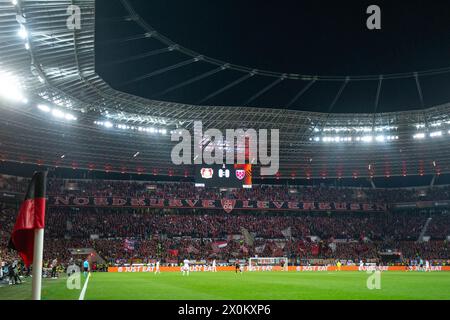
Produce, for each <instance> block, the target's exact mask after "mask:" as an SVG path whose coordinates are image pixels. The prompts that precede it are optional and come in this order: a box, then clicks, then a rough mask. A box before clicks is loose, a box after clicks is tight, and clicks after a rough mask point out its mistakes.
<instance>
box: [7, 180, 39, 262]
mask: <svg viewBox="0 0 450 320" xmlns="http://www.w3.org/2000/svg"><path fill="white" fill-rule="evenodd" d="M46 185H47V172H36V173H35V174H34V175H33V179H31V182H30V185H29V186H28V190H27V194H26V195H25V199H24V201H23V203H22V204H21V206H20V209H19V215H18V216H17V220H16V224H15V225H14V229H13V232H12V234H11V239H10V240H9V248H11V249H13V250H16V251H18V252H19V255H20V256H21V257H22V259H23V261H24V263H25V265H26V266H27V267H28V266H30V264H32V263H33V254H34V231H35V230H36V229H44V226H45V193H46Z"/></svg>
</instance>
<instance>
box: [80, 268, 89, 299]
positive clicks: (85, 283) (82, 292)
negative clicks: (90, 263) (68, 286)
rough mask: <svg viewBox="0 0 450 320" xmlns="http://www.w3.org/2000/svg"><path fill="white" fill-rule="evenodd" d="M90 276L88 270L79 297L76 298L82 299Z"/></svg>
mask: <svg viewBox="0 0 450 320" xmlns="http://www.w3.org/2000/svg"><path fill="white" fill-rule="evenodd" d="M90 277H91V273H90V272H89V273H88V276H87V278H86V281H85V282H84V286H83V289H82V290H81V293H80V298H79V299H78V300H84V296H85V295H86V290H87V285H88V282H89V278H90Z"/></svg>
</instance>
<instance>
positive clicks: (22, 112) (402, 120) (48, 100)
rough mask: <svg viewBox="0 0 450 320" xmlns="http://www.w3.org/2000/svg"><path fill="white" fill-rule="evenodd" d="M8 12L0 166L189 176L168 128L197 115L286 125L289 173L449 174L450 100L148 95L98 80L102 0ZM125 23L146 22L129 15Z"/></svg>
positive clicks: (0, 39)
mask: <svg viewBox="0 0 450 320" xmlns="http://www.w3.org/2000/svg"><path fill="white" fill-rule="evenodd" d="M73 4H74V5H77V6H79V7H80V9H81V13H82V14H81V29H80V30H77V29H75V30H71V29H69V28H68V27H67V19H68V14H67V10H68V7H69V6H70V5H73ZM122 4H124V5H125V6H127V4H128V2H127V1H122ZM128 9H129V10H132V8H131V7H128ZM0 17H1V22H0V77H1V78H0V83H1V87H0V93H1V94H2V95H3V97H0V112H1V117H0V159H4V160H10V161H18V162H31V163H38V164H43V165H51V166H67V167H74V168H87V169H92V170H106V171H118V172H121V171H123V172H138V173H139V172H141V173H144V172H145V173H152V172H155V173H158V174H169V175H190V174H191V173H192V171H191V170H192V168H190V167H176V166H174V165H173V164H172V163H171V161H170V151H171V149H172V146H173V143H171V142H170V132H171V131H172V130H177V129H180V128H186V129H192V125H193V122H194V121H198V120H201V121H202V122H203V125H204V128H205V129H207V128H217V129H220V130H225V129H237V128H254V129H272V128H276V129H280V135H281V146H280V162H281V170H280V175H281V176H284V177H291V176H292V177H364V176H391V175H392V176H394V175H412V174H414V175H417V174H433V173H447V172H450V163H449V162H450V160H449V159H450V157H449V151H450V150H449V149H450V148H449V145H450V144H449V141H450V118H449V110H450V104H443V105H439V106H434V107H431V108H427V109H422V110H414V111H410V112H392V113H358V114H348V113H339V114H334V113H319V112H306V111H296V110H288V109H282V108H249V107H246V106H241V107H236V106H234V107H226V106H207V105H206V106H205V105H192V104H183V103H173V102H165V101H158V100H149V99H146V98H142V97H138V96H134V95H131V94H128V93H124V92H121V91H118V90H115V89H113V88H112V87H111V86H110V85H108V84H107V83H106V82H105V81H104V80H103V79H102V78H101V77H100V76H99V75H98V74H97V72H96V61H95V27H96V24H95V1H94V0H79V1H72V0H71V1H61V0H58V1H56V0H55V1H38V0H37V1H28V0H23V1H20V0H18V1H17V4H13V2H12V1H10V0H0ZM127 19H131V20H132V21H133V22H136V23H138V24H139V25H141V27H143V28H147V27H148V26H147V25H146V24H145V22H144V21H143V20H142V19H141V18H140V17H139V16H138V15H137V14H136V13H134V12H133V11H130V15H129V16H128V18H127ZM147 32H151V31H149V30H147ZM144 34H147V36H148V33H144ZM177 50H178V49H177ZM193 56H195V55H193ZM196 58H197V59H203V58H204V57H201V56H200V57H198V56H197V57H192V58H191V59H196ZM222 67H229V66H227V65H226V66H218V68H222ZM346 83H347V81H344V82H343V84H342V85H341V90H339V91H338V94H337V95H336V97H335V99H334V100H333V102H332V104H331V107H330V109H332V106H333V104H334V103H335V102H337V100H338V99H339V96H340V94H339V92H342V90H344V88H345V84H346ZM380 83H381V81H380ZM417 89H418V92H419V93H420V92H421V90H420V82H417ZM378 91H379V90H378ZM375 104H376V102H375ZM155 170H157V171H155ZM256 174H258V173H256Z"/></svg>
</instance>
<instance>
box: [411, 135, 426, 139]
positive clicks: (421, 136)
mask: <svg viewBox="0 0 450 320" xmlns="http://www.w3.org/2000/svg"><path fill="white" fill-rule="evenodd" d="M413 138H414V139H415V140H421V139H425V133H416V134H415V135H414V136H413Z"/></svg>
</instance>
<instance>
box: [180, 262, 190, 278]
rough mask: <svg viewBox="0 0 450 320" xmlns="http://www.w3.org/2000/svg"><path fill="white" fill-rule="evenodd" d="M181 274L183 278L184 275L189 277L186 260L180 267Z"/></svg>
mask: <svg viewBox="0 0 450 320" xmlns="http://www.w3.org/2000/svg"><path fill="white" fill-rule="evenodd" d="M181 273H182V274H183V276H184V275H185V274H186V275H187V276H189V260H188V259H184V261H183V266H182V267H181Z"/></svg>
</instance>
